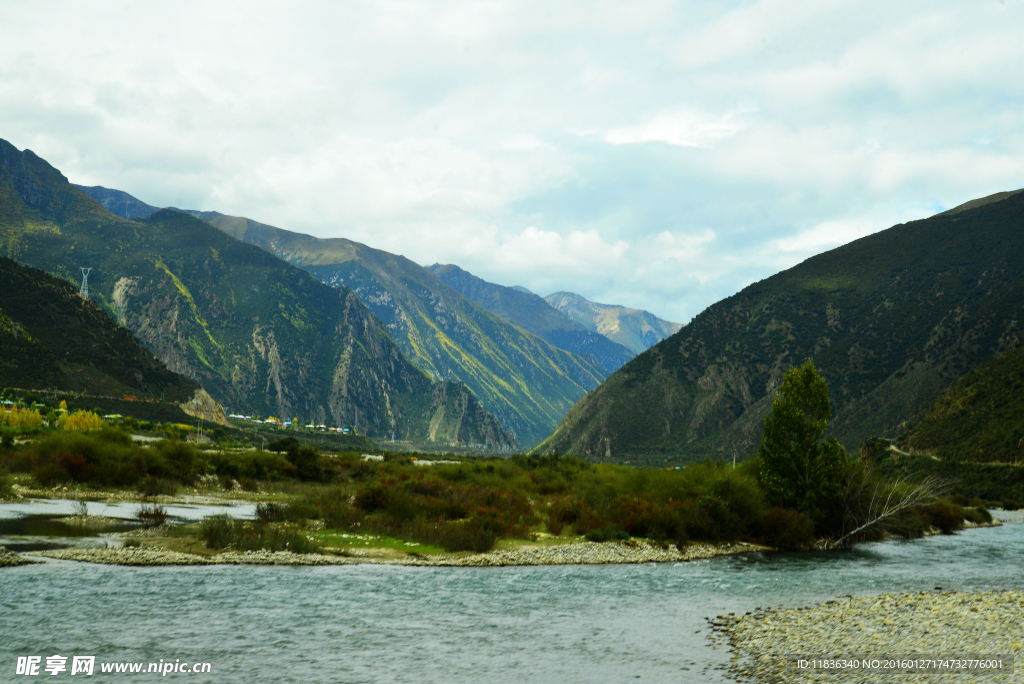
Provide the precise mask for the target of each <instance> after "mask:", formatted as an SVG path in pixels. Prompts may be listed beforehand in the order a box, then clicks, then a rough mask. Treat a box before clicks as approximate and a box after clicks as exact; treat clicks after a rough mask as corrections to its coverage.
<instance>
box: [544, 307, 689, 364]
mask: <svg viewBox="0 0 1024 684" xmlns="http://www.w3.org/2000/svg"><path fill="white" fill-rule="evenodd" d="M544 300H545V301H546V302H547V303H548V304H550V305H551V306H552V307H554V308H555V309H558V310H559V311H561V312H562V313H564V314H565V315H566V316H568V317H569V318H571V319H572V320H574V321H576V322H577V323H579V324H580V325H582V326H583V327H585V328H586V329H587V330H592V331H594V332H596V333H598V334H600V335H603V336H604V337H607V338H608V339H609V340H611V341H613V342H615V343H617V344H620V345H622V346H623V347H626V348H627V349H630V350H631V351H632V352H633V353H634V354H641V353H643V352H645V351H647V350H648V349H650V348H651V347H653V346H654V345H656V344H658V343H659V342H661V341H662V340H663V339H665V338H666V337H668V336H670V335H673V334H675V333H676V332H678V331H679V329H680V328H682V327H683V324H682V323H673V322H671V321H665V320H662V319H660V318H658V317H657V316H655V315H654V314H652V313H650V312H648V311H643V310H641V309H630V308H628V307H625V306H618V305H616V304H598V303H597V302H592V301H590V300H587V299H584V298H583V297H581V296H579V295H578V294H573V293H572V292H555V293H554V294H550V295H548V296H547V297H545V298H544Z"/></svg>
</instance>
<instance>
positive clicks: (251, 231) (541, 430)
mask: <svg viewBox="0 0 1024 684" xmlns="http://www.w3.org/2000/svg"><path fill="white" fill-rule="evenodd" d="M188 213H190V214H192V215H194V216H196V217H198V218H201V219H202V220H204V221H207V222H209V223H211V224H212V225H214V226H216V227H218V228H220V229H221V230H223V231H224V232H225V233H227V234H229V235H232V236H234V237H236V238H238V239H240V240H243V241H244V242H247V243H249V244H252V245H257V246H259V247H262V248H263V249H266V250H267V251H268V252H272V253H273V254H276V255H278V256H279V257H281V258H282V259H285V260H286V261H288V262H289V263H292V264H295V265H296V266H300V267H302V268H303V269H305V270H307V271H309V272H310V273H312V274H313V275H314V276H316V278H318V279H319V280H320V281H322V282H324V283H326V284H328V285H331V286H333V287H342V288H351V289H352V290H353V291H355V292H356V294H357V295H358V296H359V298H360V299H362V301H363V302H365V303H366V305H367V306H368V307H369V308H370V310H371V311H373V313H374V314H376V315H377V317H378V318H380V320H381V321H382V322H383V323H384V325H385V326H386V327H387V329H388V331H389V332H390V333H391V336H392V337H393V338H394V339H395V341H396V342H398V344H399V345H400V346H401V348H402V350H403V351H404V352H405V353H406V354H407V355H408V356H409V358H411V359H413V361H414V362H415V363H417V364H418V365H419V367H420V368H422V369H423V370H425V371H427V372H428V373H430V374H431V375H432V376H433V377H436V378H448V379H454V380H459V381H461V382H463V383H465V384H466V385H467V386H468V387H469V388H470V389H471V390H472V391H473V393H474V394H476V396H477V397H478V398H479V399H480V401H481V403H482V404H483V405H484V407H485V408H486V409H487V410H488V411H490V412H491V413H492V414H494V415H495V416H497V417H498V419H499V420H501V422H502V424H503V425H504V426H505V427H506V428H507V429H508V430H509V431H511V432H512V433H513V434H515V436H516V437H517V438H518V439H519V441H520V443H522V444H535V443H537V442H539V441H540V440H541V439H543V438H544V437H545V436H547V435H548V434H550V432H551V430H553V429H554V427H555V426H556V425H557V424H558V421H559V420H561V418H562V417H563V416H564V415H565V413H566V412H567V411H568V410H569V408H570V407H571V406H572V405H573V404H574V403H575V402H576V401H578V400H579V399H580V398H581V397H583V395H584V394H586V392H587V391H588V390H590V389H593V388H594V387H596V386H597V385H598V383H599V382H600V381H601V380H603V379H604V378H605V377H606V375H607V374H606V373H605V372H604V371H603V369H602V368H601V367H600V366H599V365H598V364H597V363H596V361H593V360H589V359H586V358H581V357H579V356H576V355H574V354H571V353H569V352H567V351H564V350H562V349H558V348H556V347H554V346H552V345H550V344H548V343H547V342H545V341H544V340H542V339H539V338H538V337H536V336H534V335H532V334H530V333H528V332H526V331H525V330H522V329H521V328H518V327H516V326H514V325H512V324H510V323H509V322H508V321H506V320H504V319H502V318H501V317H499V316H496V315H494V314H492V313H490V312H489V311H487V310H486V309H484V308H483V307H481V306H479V305H478V304H475V303H474V302H472V301H470V300H468V299H466V298H465V297H463V296H462V295H460V294H459V293H458V292H456V291H455V290H453V289H452V288H451V287H449V286H448V285H446V284H445V283H444V282H442V281H441V280H440V279H439V278H437V277H436V276H434V275H433V274H432V273H430V272H429V271H427V270H426V269H425V268H423V267H422V266H419V265H418V264H415V263H413V262H412V261H410V260H409V259H406V258H405V257H402V256H398V255H395V254H390V253H388V252H383V251H381V250H377V249H373V248H371V247H367V246H366V245H363V244H360V243H358V242H352V241H351V240H346V239H343V238H335V239H321V238H316V237H312V236H310V235H302V234H300V233H293V232H290V231H287V230H282V229H280V228H275V227H273V226H268V225H266V224H262V223H258V222H256V221H252V220H251V219H246V218H241V217H235V216H225V215H223V214H218V213H217V212H188Z"/></svg>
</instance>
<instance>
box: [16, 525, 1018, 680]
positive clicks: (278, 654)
mask: <svg viewBox="0 0 1024 684" xmlns="http://www.w3.org/2000/svg"><path fill="white" fill-rule="evenodd" d="M2 508H3V507H0V509H2ZM0 517H3V511H2V510H0ZM1020 521H1021V518H1020V517H1014V518H1013V519H1012V522H1008V523H1007V524H1005V525H1003V526H1002V527H996V528H986V529H976V530H969V531H966V532H961V533H959V534H956V535H951V536H939V537H929V538H925V539H919V540H914V541H888V542H878V543H870V544H863V545H861V546H859V547H857V548H856V549H854V550H851V551H846V552H837V553H829V554H822V553H806V554H796V553H791V554H752V555H748V556H743V557H726V558H718V559H714V560H707V561H696V562H691V563H670V564H643V565H618V566H611V565H606V566H543V567H509V568H415V567H402V566H382V565H359V566H333V567H313V568H295V567H272V566H271V567H267V566H224V567H221V566H215V567H189V568H178V567H155V568H126V567H117V566H101V565H91V564H84V563H74V562H70V561H56V560H50V561H47V562H46V563H44V564H41V565H34V566H23V567H18V568H7V569H2V570H0V602H2V605H3V617H2V618H0V620H2V621H0V673H3V674H0V680H3V681H16V680H17V679H20V678H16V677H15V676H14V672H15V663H16V660H17V657H18V656H28V655H38V656H41V657H43V664H44V665H45V662H46V661H45V657H46V656H49V655H54V654H61V655H65V656H73V655H95V656H96V662H97V663H101V662H113V661H136V662H157V661H159V660H160V659H163V660H164V661H165V662H174V661H176V660H181V661H185V662H190V663H191V662H195V661H201V662H209V663H210V664H211V672H210V673H209V674H181V673H171V674H168V675H167V676H166V677H160V676H157V675H146V674H139V675H133V676H130V675H125V674H120V675H115V674H111V675H106V676H104V675H101V674H100V673H99V671H98V670H99V665H97V675H96V678H95V679H92V680H90V681H157V680H162V681H188V682H216V683H218V684H220V683H227V682H246V683H264V682H266V683H270V682H275V683H276V682H415V683H417V684H421V683H431V682H437V683H439V684H459V683H462V682H465V683H467V684H469V683H473V684H477V683H480V682H531V683H533V682H537V683H543V682H551V683H553V684H571V683H575V682H595V683H597V682H600V683H602V684H606V683H609V682H637V681H640V682H643V681H648V682H694V681H724V677H723V673H722V668H723V667H724V665H725V664H726V663H727V661H728V659H729V653H728V651H727V649H726V647H725V646H724V645H723V646H717V645H715V644H712V643H710V642H709V641H708V639H707V637H708V635H709V631H708V627H707V623H706V621H705V618H707V617H714V616H716V615H718V614H724V613H728V612H730V611H732V612H736V613H742V612H746V611H748V610H753V609H754V608H756V607H769V606H772V607H778V606H800V605H808V604H811V603H817V602H820V601H822V600H826V599H829V598H833V597H835V596H837V595H845V594H872V593H881V592H889V591H916V590H932V589H934V588H935V587H943V588H944V589H947V590H950V589H952V590H984V589H997V588H1021V587H1024V578H1022V576H1021V572H1020V567H1021V566H1020V559H1021V557H1024V554H1022V552H1024V524H1021V522H1020ZM70 662H71V661H70V659H69V661H68V663H69V664H70ZM68 669H69V671H70V667H69V668H68ZM8 674H10V675H11V676H9V677H8V676H7V675H8ZM43 676H45V677H46V679H47V680H48V681H58V680H60V677H61V676H70V675H69V672H64V673H62V675H59V676H57V677H53V678H52V679H51V677H50V676H47V675H45V673H43ZM25 681H31V680H28V679H26V680H25ZM71 681H74V680H71Z"/></svg>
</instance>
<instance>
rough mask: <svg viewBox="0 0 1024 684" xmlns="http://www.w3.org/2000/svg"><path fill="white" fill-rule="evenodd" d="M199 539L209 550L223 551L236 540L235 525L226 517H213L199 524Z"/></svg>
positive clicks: (204, 519)
mask: <svg viewBox="0 0 1024 684" xmlns="http://www.w3.org/2000/svg"><path fill="white" fill-rule="evenodd" d="M199 538H200V539H202V540H203V542H204V543H205V544H206V547H207V548H208V549H215V550H216V549H223V548H225V547H226V546H227V545H228V544H230V543H231V541H232V539H234V523H233V522H232V521H231V519H230V518H228V517H227V516H226V515H213V516H209V517H206V518H203V520H202V522H200V523H199Z"/></svg>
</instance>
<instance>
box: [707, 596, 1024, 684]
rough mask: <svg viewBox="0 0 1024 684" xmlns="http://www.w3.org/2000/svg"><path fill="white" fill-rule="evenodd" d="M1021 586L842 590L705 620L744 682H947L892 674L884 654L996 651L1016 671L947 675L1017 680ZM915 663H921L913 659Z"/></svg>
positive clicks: (1022, 677)
mask: <svg viewBox="0 0 1024 684" xmlns="http://www.w3.org/2000/svg"><path fill="white" fill-rule="evenodd" d="M1022 621H1024V592H1022V591H992V592H983V593H957V592H948V591H941V590H936V591H931V592H918V593H905V594H882V595H880V596H858V597H846V598H842V599H837V600H834V601H827V602H825V603H824V604H822V605H819V606H814V607H810V608H795V609H787V610H758V611H755V612H753V613H747V614H746V615H743V616H739V617H736V616H724V615H719V616H718V618H717V619H715V620H712V621H711V622H712V625H713V628H714V630H715V633H716V635H717V638H722V637H724V638H725V639H727V640H728V642H729V644H730V645H731V648H732V651H733V665H732V668H731V674H732V675H733V676H734V677H735V678H736V679H737V680H739V681H751V682H773V683H775V682H778V683H780V684H786V683H788V682H800V683H801V684H806V683H807V682H834V681H849V682H858V683H860V682H892V681H903V680H911V679H912V680H913V681H915V682H922V681H924V682H927V681H950V679H949V675H948V673H941V672H939V671H938V670H932V671H931V672H928V671H926V670H917V671H915V672H914V673H913V674H911V673H905V674H900V673H895V672H893V671H887V670H886V669H882V668H884V659H885V658H896V657H901V658H918V659H922V658H924V659H936V658H939V659H942V658H964V657H972V658H979V657H982V656H986V657H996V658H999V657H1002V658H1003V662H1004V666H1006V667H1009V666H1010V663H1009V661H1008V658H1010V657H1014V658H1016V659H1017V660H1019V661H1021V662H1018V663H1017V665H1016V667H1017V671H1016V674H1014V673H1012V672H1009V671H1006V670H1004V671H992V670H990V671H986V672H984V673H982V674H978V672H977V671H975V672H973V673H966V672H960V673H959V674H955V675H953V678H954V679H957V680H959V678H960V677H963V676H968V677H972V678H973V677H974V676H979V677H981V679H980V681H984V682H986V684H988V683H992V684H995V683H996V682H1024V660H1022V656H1024V650H1022V647H1021V642H1022V641H1024V634H1022V632H1021V624H1022ZM854 656H856V657H857V658H859V659H864V658H871V659H880V660H881V661H882V662H881V663H880V664H879V665H880V667H879V668H878V669H871V668H869V669H864V668H863V667H858V668H856V669H848V670H842V671H838V672H836V671H833V672H824V671H820V670H813V669H809V668H807V667H805V668H803V669H800V668H797V667H796V665H795V662H794V659H795V658H797V657H798V658H805V659H807V660H808V661H811V660H820V659H837V658H838V659H850V658H852V657H854ZM919 667H920V663H919Z"/></svg>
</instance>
